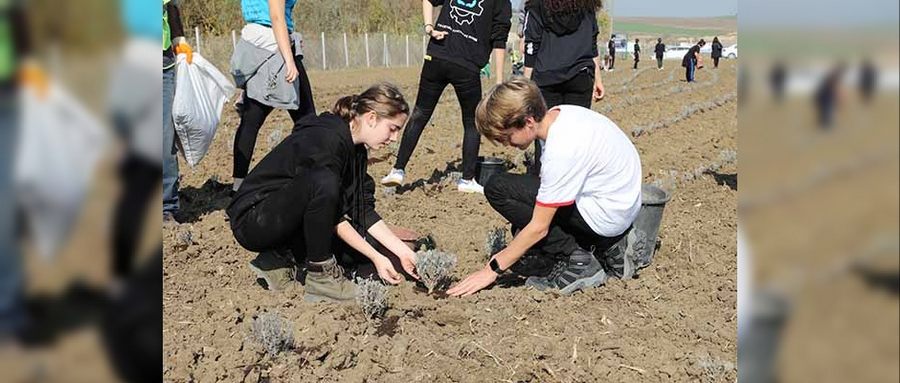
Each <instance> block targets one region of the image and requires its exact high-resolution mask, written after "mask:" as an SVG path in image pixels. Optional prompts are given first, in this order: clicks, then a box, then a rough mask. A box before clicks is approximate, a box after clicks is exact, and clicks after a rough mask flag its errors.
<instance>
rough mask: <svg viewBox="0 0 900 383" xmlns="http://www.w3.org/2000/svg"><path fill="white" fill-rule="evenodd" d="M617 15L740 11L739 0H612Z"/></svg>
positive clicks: (697, 14)
mask: <svg viewBox="0 0 900 383" xmlns="http://www.w3.org/2000/svg"><path fill="white" fill-rule="evenodd" d="M604 3H612V10H613V16H617V17H716V16H733V15H736V14H737V12H738V4H737V3H738V2H737V0H612V1H609V0H607V1H605V2H604Z"/></svg>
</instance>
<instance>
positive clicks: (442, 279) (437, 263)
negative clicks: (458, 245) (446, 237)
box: [416, 250, 456, 294]
mask: <svg viewBox="0 0 900 383" xmlns="http://www.w3.org/2000/svg"><path fill="white" fill-rule="evenodd" d="M454 267H456V256H455V255H453V254H450V253H445V252H443V251H438V250H425V251H419V252H418V253H416V272H417V273H418V274H419V277H420V278H421V280H422V283H424V284H425V287H427V288H428V293H429V294H431V293H432V292H434V290H435V289H438V288H444V287H445V286H446V285H447V284H449V282H450V274H451V273H452V272H453V268H454Z"/></svg>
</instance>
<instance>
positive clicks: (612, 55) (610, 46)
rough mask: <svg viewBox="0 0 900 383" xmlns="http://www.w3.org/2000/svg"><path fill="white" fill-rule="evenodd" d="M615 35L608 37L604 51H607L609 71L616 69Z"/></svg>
mask: <svg viewBox="0 0 900 383" xmlns="http://www.w3.org/2000/svg"><path fill="white" fill-rule="evenodd" d="M615 38H616V35H612V36H609V42H608V43H607V44H606V50H607V51H609V70H615V69H616V41H615Z"/></svg>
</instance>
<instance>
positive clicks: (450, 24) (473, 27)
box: [427, 0, 512, 72]
mask: <svg viewBox="0 0 900 383" xmlns="http://www.w3.org/2000/svg"><path fill="white" fill-rule="evenodd" d="M429 1H430V2H431V4H433V5H434V6H441V13H440V15H438V18H437V21H436V22H435V23H434V29H435V30H436V31H440V32H447V36H445V37H444V39H443V40H436V39H434V38H432V39H430V41H429V42H428V50H427V53H428V55H429V56H431V57H435V58H438V59H442V60H446V61H450V62H452V63H455V64H458V65H461V66H463V67H464V68H466V69H468V70H470V71H473V72H480V71H481V68H484V66H485V65H487V63H488V61H489V60H490V58H491V51H492V50H493V49H495V48H500V49H506V40H507V38H508V37H509V28H510V27H511V26H512V5H511V4H510V2H509V0H451V1H449V2H447V4H446V5H445V4H444V3H445V1H444V0H429Z"/></svg>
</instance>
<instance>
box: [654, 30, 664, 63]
mask: <svg viewBox="0 0 900 383" xmlns="http://www.w3.org/2000/svg"><path fill="white" fill-rule="evenodd" d="M653 51H654V52H655V53H656V69H657V70H662V69H663V56H665V54H666V44H663V42H662V38H661V37H660V38H658V39H656V47H655V48H654V49H653Z"/></svg>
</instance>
